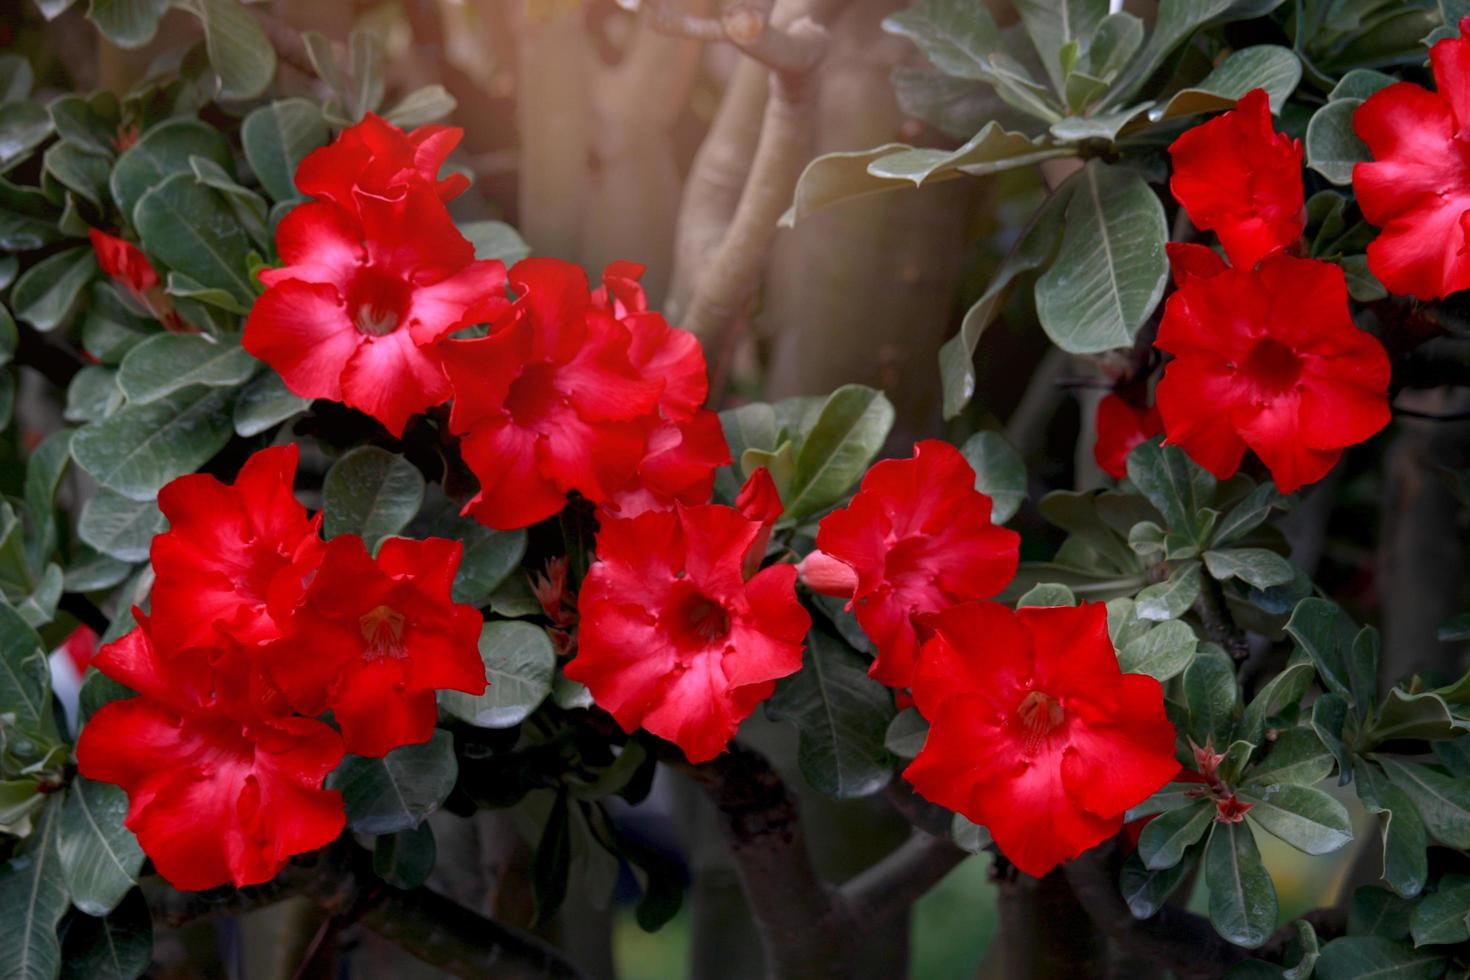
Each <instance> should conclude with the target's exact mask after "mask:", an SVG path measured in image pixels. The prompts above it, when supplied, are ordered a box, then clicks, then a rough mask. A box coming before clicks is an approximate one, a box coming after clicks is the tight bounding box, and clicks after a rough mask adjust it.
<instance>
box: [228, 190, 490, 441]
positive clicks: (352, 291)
mask: <svg viewBox="0 0 1470 980" xmlns="http://www.w3.org/2000/svg"><path fill="white" fill-rule="evenodd" d="M353 193H354V195H355V203H356V209H355V211H352V212H349V211H347V210H346V209H344V208H342V207H339V206H338V205H336V204H328V203H323V202H316V201H311V202H307V203H305V204H301V205H298V206H297V207H295V208H294V209H292V211H291V212H290V213H289V214H287V215H286V217H285V218H284V219H282V221H281V224H280V227H279V228H278V229H277V231H276V247H277V249H278V250H279V251H280V254H281V258H282V260H283V261H284V262H285V263H286V264H285V266H284V267H282V268H279V269H268V270H266V271H263V272H261V273H260V280H261V282H263V283H265V284H266V286H267V287H268V288H267V289H266V291H265V292H264V293H263V294H261V296H260V298H259V299H257V300H256V301H255V305H254V306H253V307H252V308H251V310H250V316H249V318H247V319H246V321H245V333H244V337H243V339H242V342H243V344H244V346H245V349H246V350H248V351H249V352H250V353H252V354H254V355H255V356H256V357H258V358H260V359H261V360H262V361H265V362H266V363H267V364H269V365H270V366H271V367H273V368H275V369H276V371H277V372H278V373H279V374H280V375H281V378H282V380H283V381H285V382H286V387H288V388H290V389H291V390H292V391H293V392H295V393H296V394H298V395H300V396H301V397H303V398H326V399H330V400H331V401H340V402H343V403H344V404H346V405H349V406H351V407H352V408H356V409H358V410H360V411H362V412H365V413H367V414H368V415H371V416H372V417H374V418H376V419H377V420H378V421H380V422H382V423H383V425H385V426H386V427H387V428H388V430H389V431H390V432H392V433H393V434H394V435H401V434H402V433H403V427H404V425H406V424H407V422H408V420H409V418H410V417H411V416H413V415H416V414H418V413H419V412H422V411H424V410H425V409H428V408H430V407H432V406H434V405H439V404H442V403H443V402H445V401H447V400H448V398H449V395H450V387H449V380H448V379H447V378H446V377H445V376H444V371H443V369H442V368H441V367H440V363H439V356H438V353H437V350H436V345H437V344H438V342H439V341H440V340H441V339H443V338H444V337H445V336H447V335H448V334H450V333H453V332H454V331H455V330H458V329H460V328H461V327H465V326H470V325H472V324H475V323H480V322H484V321H486V320H488V319H489V318H490V317H491V315H493V313H494V312H495V311H496V310H497V309H498V308H499V307H501V306H504V305H505V302H506V301H505V298H504V296H503V295H502V290H503V287H504V285H505V267H504V265H502V264H501V263H500V262H499V261H495V260H489V259H486V260H476V259H475V252H474V247H473V246H471V245H470V243H469V242H468V241H467V240H466V239H465V237H464V236H463V235H461V234H460V233H459V229H457V228H456V227H455V226H454V222H453V221H452V220H451V219H450V217H449V213H448V212H447V211H445V210H444V207H443V205H442V204H441V203H440V202H439V199H438V198H437V197H436V196H435V194H434V191H433V190H432V189H431V188H430V187H429V186H427V185H426V184H423V183H412V184H404V185H399V186H397V187H395V188H393V189H392V190H391V191H389V192H388V193H389V196H382V197H380V196H377V195H373V194H369V193H367V192H365V191H362V190H357V191H354V192H353Z"/></svg>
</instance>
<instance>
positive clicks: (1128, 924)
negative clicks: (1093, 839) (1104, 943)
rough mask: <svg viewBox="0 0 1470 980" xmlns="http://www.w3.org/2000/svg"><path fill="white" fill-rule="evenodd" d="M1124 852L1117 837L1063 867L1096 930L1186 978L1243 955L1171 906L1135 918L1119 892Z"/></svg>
mask: <svg viewBox="0 0 1470 980" xmlns="http://www.w3.org/2000/svg"><path fill="white" fill-rule="evenodd" d="M1121 865H1122V852H1121V850H1120V849H1119V848H1118V846H1117V843H1116V841H1114V842H1110V843H1106V844H1103V845H1100V846H1098V847H1095V848H1093V849H1092V850H1090V851H1088V852H1086V853H1085V854H1083V855H1082V856H1081V857H1079V858H1077V859H1076V860H1074V861H1069V862H1067V863H1066V864H1064V865H1062V868H1063V869H1064V871H1065V872H1066V876H1067V883H1068V884H1069V885H1071V887H1072V891H1073V892H1074V893H1075V894H1076V896H1077V899H1078V902H1079V903H1080V904H1081V906H1082V907H1083V908H1084V909H1086V910H1087V914H1088V916H1089V917H1090V918H1091V919H1092V922H1093V924H1094V925H1095V926H1097V928H1098V931H1099V932H1101V933H1103V934H1104V935H1106V936H1107V937H1109V938H1110V939H1112V940H1113V941H1114V942H1116V943H1118V945H1120V946H1122V947H1123V948H1124V949H1126V950H1128V951H1129V952H1131V953H1135V954H1137V955H1139V956H1143V957H1145V958H1147V959H1149V960H1151V961H1153V962H1155V963H1158V964H1160V965H1162V966H1164V967H1167V968H1168V969H1170V970H1172V971H1173V972H1174V974H1175V975H1176V976H1178V977H1181V978H1184V980H1212V978H1215V977H1222V976H1224V975H1225V973H1226V972H1227V971H1228V970H1229V969H1230V968H1231V967H1232V966H1234V965H1235V964H1236V963H1239V962H1240V961H1241V960H1243V959H1245V958H1246V952H1245V950H1243V949H1241V948H1240V947H1238V946H1233V945H1231V944H1230V943H1229V942H1226V941H1225V940H1224V939H1223V938H1221V936H1220V935H1219V933H1217V932H1215V927H1214V926H1212V925H1210V923H1209V920H1208V919H1205V918H1204V917H1203V916H1199V915H1195V914H1194V913H1193V912H1188V911H1186V910H1184V909H1181V908H1177V907H1175V906H1172V905H1165V906H1164V907H1163V908H1161V909H1159V911H1158V912H1157V913H1156V914H1155V915H1154V916H1153V917H1152V918H1149V919H1136V918H1134V917H1133V913H1132V912H1130V911H1129V910H1128V906H1127V905H1126V904H1124V902H1123V896H1122V895H1121V894H1120V893H1119V890H1118V872H1119V869H1120V867H1121Z"/></svg>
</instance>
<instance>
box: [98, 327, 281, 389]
mask: <svg viewBox="0 0 1470 980" xmlns="http://www.w3.org/2000/svg"><path fill="white" fill-rule="evenodd" d="M259 366H260V362H259V361H257V360H256V359H255V358H253V357H251V356H250V355H249V354H248V353H246V352H245V349H244V348H242V347H240V346H239V345H238V344H236V343H233V342H229V341H226V342H223V343H220V342H216V341H213V340H210V339H209V338H208V337H205V336H203V335H202V334H170V333H165V334H158V335H157V336H154V337H150V338H149V339H147V340H145V341H143V343H141V344H139V345H138V346H137V347H134V348H133V349H132V350H131V351H129V352H128V355H127V356H126V357H124V358H123V360H122V366H121V369H120V370H119V371H118V374H117V384H118V387H120V388H121V389H122V391H123V394H124V395H126V396H127V399H128V401H129V402H130V403H132V404H135V405H146V404H148V403H149V402H155V401H158V399H160V398H163V397H165V396H167V395H171V394H173V393H174V392H176V391H178V390H179V389H181V388H187V387H189V386H190V385H204V386H206V387H210V388H233V387H236V386H238V385H242V384H244V383H245V382H246V381H247V380H249V378H250V376H251V375H252V374H254V373H255V369H256V368H257V367H259Z"/></svg>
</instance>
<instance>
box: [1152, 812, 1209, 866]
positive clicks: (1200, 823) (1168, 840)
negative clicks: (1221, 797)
mask: <svg viewBox="0 0 1470 980" xmlns="http://www.w3.org/2000/svg"><path fill="white" fill-rule="evenodd" d="M1214 820H1215V805H1214V804H1213V803H1211V802H1210V801H1209V800H1200V801H1198V802H1196V803H1194V804H1192V805H1190V806H1185V807H1180V808H1178V809H1176V810H1166V811H1165V812H1163V813H1161V814H1159V815H1158V816H1157V817H1155V818H1154V819H1152V820H1150V821H1149V822H1148V824H1147V825H1146V826H1145V827H1144V828H1143V833H1142V834H1140V835H1139V838H1138V856H1139V857H1140V858H1141V859H1142V860H1143V866H1144V867H1145V868H1148V869H1149V870H1150V871H1159V870H1162V869H1164V868H1171V867H1173V866H1174V865H1176V864H1178V863H1179V862H1180V861H1181V860H1183V858H1184V852H1185V851H1186V850H1188V849H1189V848H1190V847H1191V846H1193V845H1194V844H1197V843H1199V839H1200V838H1201V837H1203V836H1204V835H1205V831H1206V830H1209V829H1210V824H1211V823H1213V822H1214Z"/></svg>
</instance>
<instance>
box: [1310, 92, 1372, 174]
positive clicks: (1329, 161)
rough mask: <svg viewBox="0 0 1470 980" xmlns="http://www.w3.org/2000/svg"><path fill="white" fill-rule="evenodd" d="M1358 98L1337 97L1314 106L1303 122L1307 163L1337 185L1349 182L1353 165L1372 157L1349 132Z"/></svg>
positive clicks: (1359, 103) (1358, 103) (1351, 129)
mask: <svg viewBox="0 0 1470 980" xmlns="http://www.w3.org/2000/svg"><path fill="white" fill-rule="evenodd" d="M1362 104H1363V100H1362V99H1338V100H1337V101H1335V102H1329V103H1327V104H1326V105H1324V106H1323V107H1322V108H1320V109H1318V110H1317V111H1316V113H1314V114H1313V116H1312V121H1311V122H1309V123H1308V124H1307V139H1306V148H1307V166H1308V167H1310V168H1311V169H1312V170H1315V171H1317V173H1319V174H1321V175H1322V176H1323V177H1326V178H1327V179H1328V180H1329V181H1331V182H1332V183H1334V184H1337V185H1339V186H1346V185H1348V184H1351V183H1352V182H1353V165H1354V164H1357V163H1361V162H1363V161H1365V160H1371V159H1373V157H1372V156H1371V155H1370V154H1369V152H1368V147H1367V146H1365V145H1364V144H1363V141H1362V140H1360V139H1358V135H1357V133H1355V132H1353V114H1354V113H1355V112H1357V111H1358V106H1360V105H1362Z"/></svg>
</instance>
